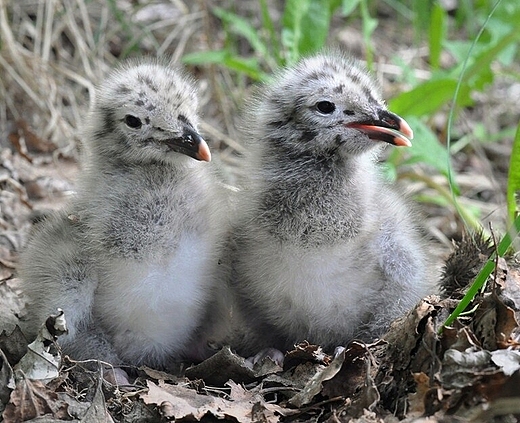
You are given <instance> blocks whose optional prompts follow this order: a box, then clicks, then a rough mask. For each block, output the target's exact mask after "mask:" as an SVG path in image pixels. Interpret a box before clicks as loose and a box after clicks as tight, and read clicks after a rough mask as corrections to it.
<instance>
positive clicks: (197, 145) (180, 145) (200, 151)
mask: <svg viewBox="0 0 520 423" xmlns="http://www.w3.org/2000/svg"><path fill="white" fill-rule="evenodd" d="M167 144H168V145H169V146H170V148H171V149H172V150H174V151H177V152H178V153H182V154H185V155H187V156H189V157H193V158H194V159H196V160H201V161H205V162H209V161H211V153H210V151H209V147H208V144H207V143H206V141H204V138H202V137H201V136H200V134H199V133H198V132H197V131H195V130H194V129H193V128H191V127H186V128H185V129H184V132H183V134H182V136H181V137H178V138H171V139H169V140H168V141H167Z"/></svg>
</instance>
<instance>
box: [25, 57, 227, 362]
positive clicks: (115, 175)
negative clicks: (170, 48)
mask: <svg viewBox="0 0 520 423" xmlns="http://www.w3.org/2000/svg"><path fill="white" fill-rule="evenodd" d="M197 123H198V115H197V93H196V90H195V88H194V85H193V83H192V82H191V80H190V79H188V78H187V77H186V76H184V75H183V73H182V72H181V71H180V70H178V69H176V68H174V67H172V66H171V65H167V64H161V63H159V62H158V61H137V62H130V63H127V64H126V65H123V66H122V67H120V68H119V69H117V70H114V71H113V72H112V73H111V74H110V75H109V76H108V78H107V79H106V80H105V82H104V83H102V84H101V86H100V87H99V88H98V89H97V92H96V98H95V105H94V107H93V109H92V110H91V112H90V114H89V116H88V118H87V120H86V125H85V126H86V129H85V131H84V137H83V138H84V144H85V149H86V152H85V153H86V156H85V161H84V163H83V170H82V172H81V173H80V175H79V179H78V182H77V185H78V192H77V195H76V196H75V197H74V198H73V199H72V200H71V201H70V202H69V204H68V205H67V206H66V208H65V210H62V211H60V212H58V213H57V214H55V215H53V216H52V217H50V218H48V219H47V220H46V221H44V222H42V223H40V224H38V227H37V228H36V230H35V233H34V235H33V236H32V237H31V238H30V239H29V242H28V246H27V248H26V251H25V253H24V254H23V255H22V257H21V264H20V269H19V273H20V276H21V279H22V280H23V289H24V292H25V294H26V296H27V299H28V320H27V322H26V327H25V331H26V333H27V334H28V337H29V338H32V337H34V336H35V334H36V332H37V329H38V327H39V326H40V325H41V324H42V323H43V322H44V321H45V319H46V317H47V316H48V315H49V314H51V313H54V312H55V311H56V309H57V308H58V307H59V308H61V309H63V310H64V312H65V317H66V319H67V323H68V334H67V335H66V336H64V337H63V338H60V339H62V341H61V344H62V347H63V350H64V352H65V353H67V354H69V355H71V356H72V357H73V358H76V359H87V358H97V359H101V360H104V361H107V362H110V363H112V364H131V365H141V364H146V365H149V366H154V367H162V368H167V367H168V366H169V365H170V364H171V363H172V362H175V361H177V360H182V359H183V358H185V357H189V358H195V359H196V358H197V356H198V355H199V353H200V352H201V350H202V348H201V347H200V346H199V345H197V342H198V341H197V331H198V330H199V328H200V327H202V326H203V322H202V317H203V314H204V312H205V307H206V305H207V303H208V302H209V301H210V300H211V298H212V297H213V296H214V293H213V290H216V289H218V287H217V285H216V283H217V280H216V279H217V278H216V277H215V274H216V270H215V269H216V266H218V265H217V262H218V258H219V254H220V253H219V249H220V240H221V238H222V232H223V231H224V230H225V216H226V212H225V201H224V200H223V195H222V193H221V192H220V188H219V185H218V184H217V179H216V178H215V175H214V174H213V170H212V168H211V165H210V164H208V163H206V162H209V161H210V158H211V155H210V151H209V149H208V145H207V144H206V142H205V141H204V139H203V138H202V136H201V135H200V134H199V132H198V130H197ZM200 358H203V357H200Z"/></svg>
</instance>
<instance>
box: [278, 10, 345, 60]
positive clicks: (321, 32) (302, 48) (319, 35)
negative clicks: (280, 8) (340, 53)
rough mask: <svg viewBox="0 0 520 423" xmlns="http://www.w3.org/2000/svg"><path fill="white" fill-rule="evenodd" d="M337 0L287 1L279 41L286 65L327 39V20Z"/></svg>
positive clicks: (313, 50)
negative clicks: (286, 54) (282, 48)
mask: <svg viewBox="0 0 520 423" xmlns="http://www.w3.org/2000/svg"><path fill="white" fill-rule="evenodd" d="M339 5H340V3H339V1H338V0H287V1H286V3H285V9H284V14H283V17H282V26H283V28H282V44H283V45H284V46H285V47H286V48H287V50H288V53H289V57H288V60H287V62H288V63H289V64H291V63H294V62H296V61H297V60H298V59H299V58H300V57H301V56H302V55H305V54H310V53H314V52H316V51H318V50H320V49H321V48H322V47H323V46H324V45H325V42H326V41H327V36H328V33H329V26H330V20H331V18H332V14H333V12H334V10H335V9H336V8H337V7H339Z"/></svg>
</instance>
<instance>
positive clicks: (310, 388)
mask: <svg viewBox="0 0 520 423" xmlns="http://www.w3.org/2000/svg"><path fill="white" fill-rule="evenodd" d="M344 361H345V350H344V349H343V351H341V352H340V353H339V354H337V355H336V357H334V359H333V360H332V362H331V363H330V364H329V365H328V366H326V367H325V366H322V365H319V366H317V367H316V373H315V374H314V376H313V377H312V378H311V379H310V380H309V381H308V382H307V384H306V385H305V387H304V388H303V390H302V391H301V392H298V393H297V394H296V395H294V396H293V397H292V398H291V399H290V400H289V404H291V405H294V406H296V407H301V406H302V405H305V404H309V403H310V402H311V401H312V399H313V398H314V397H315V396H316V395H317V394H319V393H320V392H321V389H322V383H323V382H324V381H326V380H330V379H332V378H333V377H334V376H335V375H336V374H337V373H338V372H339V371H340V369H341V366H342V364H343V362H344Z"/></svg>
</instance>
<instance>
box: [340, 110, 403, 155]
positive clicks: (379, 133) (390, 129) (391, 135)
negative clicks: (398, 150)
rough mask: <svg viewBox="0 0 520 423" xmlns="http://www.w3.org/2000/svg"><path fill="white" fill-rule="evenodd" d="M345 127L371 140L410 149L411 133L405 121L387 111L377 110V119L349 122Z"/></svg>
mask: <svg viewBox="0 0 520 423" xmlns="http://www.w3.org/2000/svg"><path fill="white" fill-rule="evenodd" d="M347 127H349V128H353V129H357V130H358V131H360V132H363V133H364V134H365V135H367V136H368V138H370V139H371V140H374V141H384V142H387V143H389V144H392V145H396V146H400V147H410V146H411V145H412V142H411V141H410V140H411V139H413V131H412V128H410V125H408V123H406V121H405V120H404V119H403V118H401V117H399V116H397V115H396V114H394V113H391V112H389V111H388V110H379V112H378V113H377V119H369V120H364V121H361V122H351V123H348V124H347Z"/></svg>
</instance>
